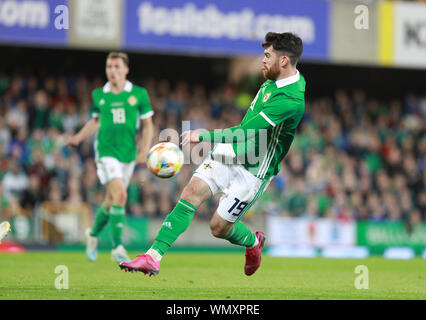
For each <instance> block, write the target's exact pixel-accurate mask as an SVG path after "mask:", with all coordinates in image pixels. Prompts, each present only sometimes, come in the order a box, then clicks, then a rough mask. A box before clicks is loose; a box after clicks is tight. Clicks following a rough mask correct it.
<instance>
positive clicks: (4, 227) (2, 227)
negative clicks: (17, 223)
mask: <svg viewBox="0 0 426 320" xmlns="http://www.w3.org/2000/svg"><path fill="white" fill-rule="evenodd" d="M9 231H10V223H9V222H7V221H4V222H2V223H0V244H1V241H2V240H3V239H4V238H5V237H6V236H7V234H8V233H9Z"/></svg>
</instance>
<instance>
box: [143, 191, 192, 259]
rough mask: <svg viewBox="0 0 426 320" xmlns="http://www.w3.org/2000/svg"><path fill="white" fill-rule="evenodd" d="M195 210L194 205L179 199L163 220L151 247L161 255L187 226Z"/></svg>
mask: <svg viewBox="0 0 426 320" xmlns="http://www.w3.org/2000/svg"><path fill="white" fill-rule="evenodd" d="M196 210H197V208H196V207H195V206H194V205H192V204H191V203H189V202H187V201H185V200H183V199H180V200H179V201H178V203H177V204H176V206H175V207H174V209H173V210H172V212H170V213H169V215H168V216H167V217H166V219H165V220H164V222H163V225H162V226H161V228H160V231H159V232H158V234H157V237H156V238H155V241H154V243H153V245H152V247H151V249H153V250H155V251H157V252H158V253H159V254H160V255H161V256H162V255H164V254H165V253H166V251H167V250H168V249H169V248H170V246H171V245H172V244H173V242H175V241H176V239H177V238H178V237H179V236H180V235H181V234H182V233H184V232H185V230H186V229H187V228H188V226H189V225H190V223H191V221H192V218H193V217H194V213H195V211H196Z"/></svg>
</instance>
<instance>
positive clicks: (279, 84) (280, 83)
mask: <svg viewBox="0 0 426 320" xmlns="http://www.w3.org/2000/svg"><path fill="white" fill-rule="evenodd" d="M299 79H300V73H299V70H296V74H295V75H294V76H290V77H287V78H284V79H280V80H277V81H275V84H276V85H277V88H282V87H285V86H288V85H289V84H292V83H295V82H297V81H299Z"/></svg>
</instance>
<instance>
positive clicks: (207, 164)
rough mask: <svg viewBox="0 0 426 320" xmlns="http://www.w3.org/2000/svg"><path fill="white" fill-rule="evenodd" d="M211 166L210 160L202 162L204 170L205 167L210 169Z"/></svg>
mask: <svg viewBox="0 0 426 320" xmlns="http://www.w3.org/2000/svg"><path fill="white" fill-rule="evenodd" d="M212 168H213V167H212V165H211V163H210V162H206V163H205V164H204V169H205V170H207V169H212Z"/></svg>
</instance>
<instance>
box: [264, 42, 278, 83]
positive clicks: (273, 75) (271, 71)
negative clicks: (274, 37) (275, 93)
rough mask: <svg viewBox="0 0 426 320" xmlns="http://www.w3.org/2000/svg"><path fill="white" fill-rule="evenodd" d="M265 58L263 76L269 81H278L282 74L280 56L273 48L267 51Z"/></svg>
mask: <svg viewBox="0 0 426 320" xmlns="http://www.w3.org/2000/svg"><path fill="white" fill-rule="evenodd" d="M264 54H265V57H264V58H263V60H262V63H263V67H262V72H263V76H264V77H265V78H266V79H269V80H274V81H275V80H276V79H277V78H278V76H279V74H280V65H279V56H278V55H277V53H276V52H274V51H273V49H272V46H270V47H269V48H266V49H265V52H264Z"/></svg>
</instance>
